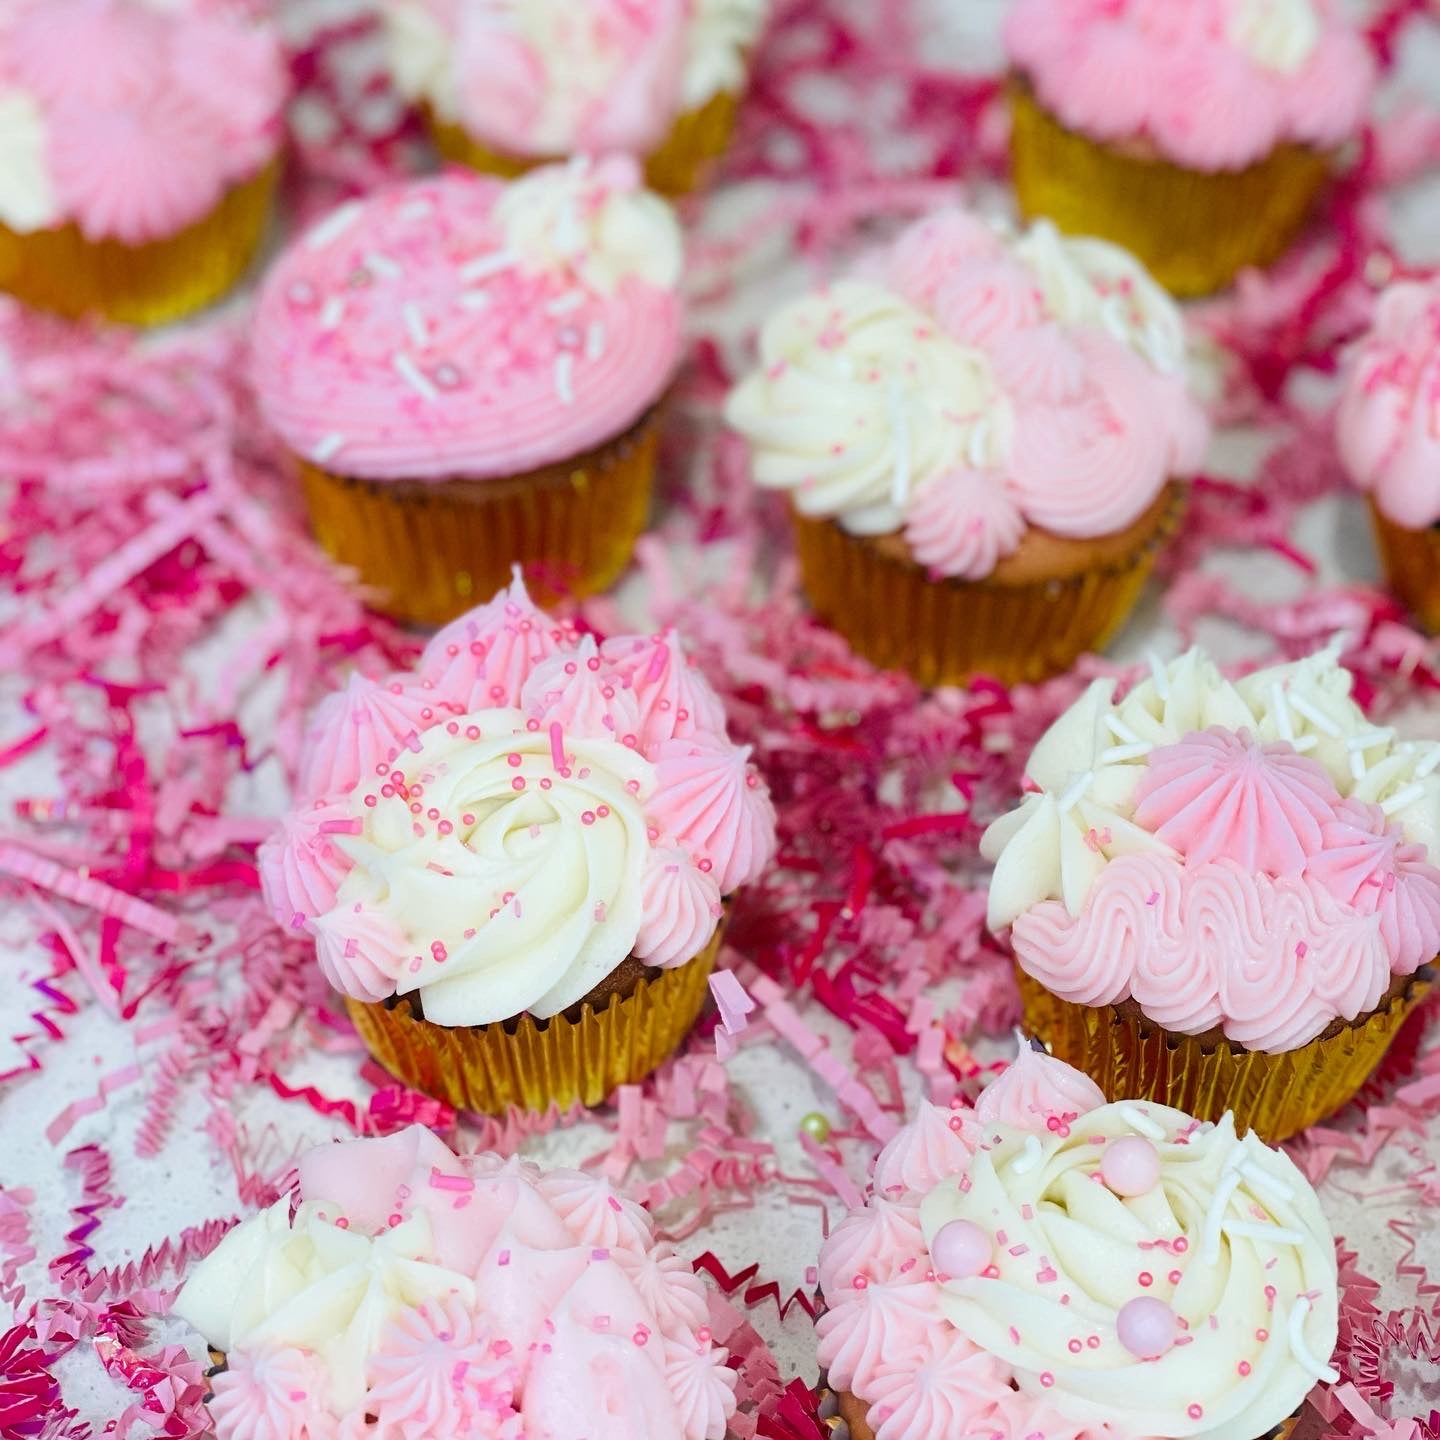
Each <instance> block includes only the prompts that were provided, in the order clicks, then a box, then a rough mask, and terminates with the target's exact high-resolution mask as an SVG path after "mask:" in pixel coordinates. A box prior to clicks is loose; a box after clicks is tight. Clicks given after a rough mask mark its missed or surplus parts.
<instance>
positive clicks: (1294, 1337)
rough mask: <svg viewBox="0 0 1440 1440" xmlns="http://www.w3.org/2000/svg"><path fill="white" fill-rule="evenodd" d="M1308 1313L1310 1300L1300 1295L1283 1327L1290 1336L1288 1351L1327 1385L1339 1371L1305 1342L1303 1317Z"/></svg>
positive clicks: (1334, 1379) (1336, 1377)
mask: <svg viewBox="0 0 1440 1440" xmlns="http://www.w3.org/2000/svg"><path fill="white" fill-rule="evenodd" d="M1309 1314H1310V1302H1309V1301H1308V1300H1307V1299H1306V1298H1305V1297H1304V1296H1303V1295H1302V1296H1300V1298H1299V1299H1298V1300H1296V1302H1295V1304H1294V1307H1293V1308H1292V1309H1291V1311H1290V1318H1289V1319H1288V1320H1287V1321H1286V1324H1285V1329H1286V1331H1287V1333H1288V1334H1289V1337H1290V1353H1291V1354H1292V1355H1293V1356H1294V1357H1295V1359H1296V1361H1297V1363H1298V1364H1300V1365H1302V1366H1303V1367H1304V1368H1305V1369H1306V1370H1308V1371H1309V1372H1310V1373H1311V1374H1312V1375H1314V1376H1315V1377H1316V1378H1317V1379H1320V1380H1323V1381H1325V1383H1326V1384H1327V1385H1333V1384H1334V1383H1335V1382H1336V1381H1337V1380H1338V1379H1339V1378H1340V1372H1339V1371H1338V1370H1336V1369H1334V1368H1333V1367H1332V1366H1330V1365H1327V1364H1326V1363H1325V1361H1323V1360H1321V1359H1320V1358H1319V1357H1318V1356H1316V1355H1315V1354H1314V1353H1313V1352H1312V1351H1311V1349H1310V1347H1309V1346H1308V1345H1307V1344H1306V1343H1305V1318H1306V1316H1308V1315H1309Z"/></svg>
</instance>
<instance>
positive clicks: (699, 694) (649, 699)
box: [600, 630, 725, 759]
mask: <svg viewBox="0 0 1440 1440" xmlns="http://www.w3.org/2000/svg"><path fill="white" fill-rule="evenodd" d="M600 653H601V654H602V655H603V656H604V657H605V660H606V661H607V662H608V663H609V664H610V665H612V666H613V667H614V668H615V669H616V670H617V671H618V672H619V673H620V674H621V675H622V676H624V677H625V678H626V679H628V680H629V682H630V688H631V690H632V691H633V692H634V694H635V698H636V700H637V701H638V702H639V705H640V747H641V749H642V750H643V751H644V753H645V754H646V756H648V757H650V758H652V759H653V758H654V755H655V747H656V746H657V745H659V744H661V743H662V742H663V741H665V740H671V739H674V738H675V737H677V736H678V737H679V738H681V739H685V738H687V737H689V736H691V735H697V734H700V733H702V732H704V731H706V730H712V731H713V730H720V729H723V728H724V724H725V710H724V707H723V706H722V705H721V704H720V697H719V696H718V695H716V693H715V691H714V688H713V687H712V686H711V684H710V682H709V681H708V680H707V679H706V678H705V677H704V676H703V675H702V674H701V673H700V672H699V671H698V670H697V669H695V667H694V666H693V665H691V664H690V663H689V662H688V661H687V660H686V658H685V645H684V642H683V641H682V640H681V638H680V636H679V635H677V634H676V633H675V631H673V630H667V631H665V632H664V634H661V635H616V636H613V637H611V638H610V639H609V640H607V641H606V642H605V644H604V645H603V646H602V647H601V651H600Z"/></svg>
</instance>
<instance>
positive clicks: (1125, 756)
mask: <svg viewBox="0 0 1440 1440" xmlns="http://www.w3.org/2000/svg"><path fill="white" fill-rule="evenodd" d="M1154 748H1155V747H1154V746H1153V745H1152V744H1150V742H1149V741H1148V740H1136V741H1135V742H1134V743H1133V744H1130V745H1112V746H1111V747H1110V748H1109V749H1108V750H1102V751H1101V752H1100V754H1099V756H1098V757H1097V759H1098V760H1099V761H1100V763H1101V764H1102V765H1120V764H1123V763H1124V762H1125V761H1126V760H1139V759H1141V758H1143V757H1144V756H1146V755H1148V754H1149V753H1150V752H1151V751H1152V750H1153V749H1154Z"/></svg>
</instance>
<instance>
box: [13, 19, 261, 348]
mask: <svg viewBox="0 0 1440 1440" xmlns="http://www.w3.org/2000/svg"><path fill="white" fill-rule="evenodd" d="M3 12H4V13H3V15H0V155H3V157H4V159H3V162H0V289H4V290H8V291H9V292H10V293H11V294H13V295H16V296H18V297H19V298H20V299H21V300H24V301H26V302H27V303H28V304H31V305H36V306H40V307H43V308H45V309H48V310H55V311H58V312H59V313H61V314H64V315H85V314H90V313H96V314H100V315H103V316H105V317H107V318H109V319H112V320H121V321H126V322H130V323H136V324H146V325H153V324H159V323H161V322H163V321H166V320H172V319H174V318H176V317H177V316H180V315H183V314H186V313H188V312H189V311H192V310H196V309H199V308H200V307H201V306H204V305H207V304H209V303H210V302H211V301H212V300H215V299H217V298H218V297H219V296H220V295H222V294H223V293H224V292H225V291H226V290H228V289H229V288H230V286H231V285H233V284H234V282H235V281H236V280H237V279H238V278H239V277H240V275H241V274H242V273H243V272H244V270H245V268H246V267H247V266H248V265H249V263H250V260H251V257H252V256H253V255H254V253H255V249H256V247H257V245H258V244H259V241H260V237H261V235H262V233H263V231H264V227H265V221H266V219H267V217H268V215H269V211H270V199H271V194H272V192H273V190H274V184H275V177H276V159H277V156H278V154H279V150H280V146H281V142H282V139H283V111H284V106H285V100H286V97H287V94H288V90H289V77H288V74H287V72H286V69H285V65H284V57H283V56H282V54H281V51H280V47H279V43H278V40H277V38H276V35H275V33H274V31H273V29H272V27H271V26H270V25H269V24H268V23H265V22H262V21H261V20H259V19H258V18H256V17H255V12H254V8H253V7H251V6H247V5H245V4H243V3H240V0H184V3H181V4H177V5H164V6H160V5H155V4H150V3H146V0H10V3H8V4H6V5H5V6H4V7H3Z"/></svg>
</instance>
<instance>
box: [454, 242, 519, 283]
mask: <svg viewBox="0 0 1440 1440" xmlns="http://www.w3.org/2000/svg"><path fill="white" fill-rule="evenodd" d="M519 258H520V257H519V256H518V255H516V253H515V252H514V251H513V250H496V251H495V252H494V253H493V254H490V255H481V256H480V257H479V258H478V259H476V260H468V261H466V263H465V264H464V265H462V266H461V267H460V278H461V279H462V280H464V281H465V282H466V283H467V284H469V283H471V282H472V281H475V280H488V279H489V278H490V277H491V276H492V275H499V274H500V273H501V272H502V271H504V270H509V269H510V268H511V267H512V266H513V265H514V264H515V263H516V261H517V260H518V259H519Z"/></svg>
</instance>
